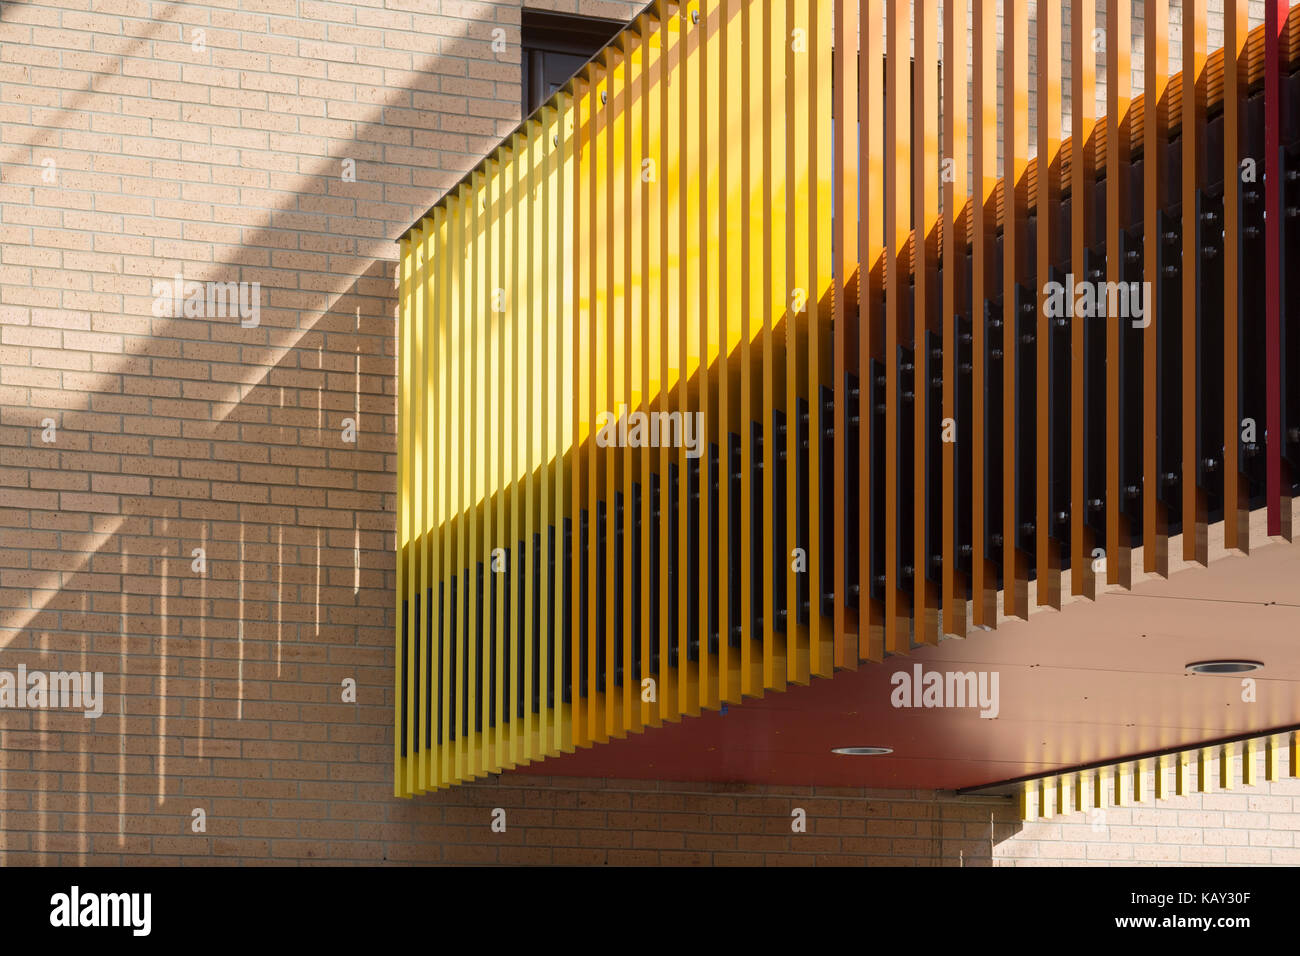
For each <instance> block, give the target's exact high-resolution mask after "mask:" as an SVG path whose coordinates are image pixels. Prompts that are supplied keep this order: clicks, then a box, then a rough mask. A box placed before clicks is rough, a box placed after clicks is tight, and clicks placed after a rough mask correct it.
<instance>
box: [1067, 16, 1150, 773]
mask: <svg viewBox="0 0 1300 956" xmlns="http://www.w3.org/2000/svg"><path fill="white" fill-rule="evenodd" d="M1111 2H1112V4H1113V0H1111ZM1070 18H1071V22H1070V83H1071V90H1070V271H1071V272H1072V274H1073V275H1074V278H1075V281H1076V282H1080V281H1083V282H1091V281H1093V277H1092V275H1090V274H1089V271H1088V249H1089V248H1090V247H1091V245H1092V242H1093V238H1094V235H1095V228H1096V224H1095V223H1094V221H1093V218H1094V217H1093V202H1094V199H1095V189H1096V183H1097V179H1096V175H1095V172H1094V171H1095V168H1096V139H1095V134H1096V125H1097V55H1096V52H1095V49H1094V46H1093V30H1094V29H1095V28H1096V24H1097V0H1073V5H1072V6H1071V8H1070ZM1111 55H1113V54H1108V59H1109V57H1110V56H1111ZM1095 321H1097V320H1096V319H1095V318H1093V317H1091V316H1079V315H1075V316H1073V317H1072V318H1071V319H1070V593H1071V594H1076V595H1077V594H1082V595H1086V596H1087V597H1089V598H1095V597H1096V596H1097V578H1096V575H1095V574H1093V571H1092V530H1091V528H1090V527H1089V526H1088V520H1087V519H1088V511H1089V505H1088V497H1087V486H1086V484H1085V480H1084V479H1085V478H1086V476H1087V474H1088V471H1089V468H1090V466H1091V464H1092V463H1091V462H1090V461H1087V460H1085V457H1084V456H1085V444H1084V442H1085V436H1086V434H1087V429H1088V428H1089V427H1091V428H1096V427H1097V424H1098V423H1096V422H1090V421H1088V418H1087V413H1086V411H1085V404H1084V403H1085V401H1086V399H1087V391H1086V389H1085V383H1086V381H1087V375H1088V368H1087V365H1086V362H1085V359H1086V352H1085V345H1084V342H1085V339H1084V331H1085V329H1086V328H1087V324H1088V323H1089V322H1095ZM1157 775H1158V774H1157Z"/></svg>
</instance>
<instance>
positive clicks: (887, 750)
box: [831, 747, 894, 757]
mask: <svg viewBox="0 0 1300 956" xmlns="http://www.w3.org/2000/svg"><path fill="white" fill-rule="evenodd" d="M893 752H894V748H893V747H835V748H834V749H832V750H831V753H833V754H847V755H849V756H852V757H879V756H881V755H882V754H892V753H893Z"/></svg>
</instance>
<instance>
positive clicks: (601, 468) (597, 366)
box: [587, 55, 615, 743]
mask: <svg viewBox="0 0 1300 956" xmlns="http://www.w3.org/2000/svg"><path fill="white" fill-rule="evenodd" d="M594 62H595V65H594V66H593V67H592V73H591V87H590V105H591V117H592V120H591V127H592V131H591V137H592V139H591V161H590V173H591V179H590V182H591V187H590V188H591V207H592V218H591V246H590V250H589V251H590V252H591V253H593V255H592V263H593V265H592V269H591V275H590V289H589V292H588V295H589V298H590V306H589V312H588V316H589V322H590V326H591V329H592V339H591V348H590V351H589V355H590V359H589V361H590V369H591V381H592V405H591V416H592V419H591V420H592V427H593V428H598V427H599V426H600V422H601V418H602V417H603V416H609V415H612V414H613V413H614V411H615V410H614V409H613V407H612V403H611V401H610V399H611V396H610V394H609V377H608V369H609V332H608V329H607V327H606V314H607V311H608V308H609V302H608V298H607V297H608V289H607V283H608V277H607V275H606V270H607V268H608V265H607V263H608V259H609V248H608V244H607V242H606V239H605V236H606V234H607V229H608V223H609V196H608V194H607V192H606V189H605V181H606V175H605V166H606V165H607V163H608V160H607V159H606V156H607V154H608V152H609V134H608V129H607V122H606V121H607V119H608V116H609V113H608V111H607V110H606V109H605V108H604V105H603V104H602V103H601V95H602V94H604V96H605V98H606V99H608V97H609V93H608V89H607V83H606V80H605V76H606V73H605V68H604V63H605V58H604V56H603V55H601V56H599V57H597V58H596V60H595V61H594ZM608 456H609V449H608V448H602V447H593V449H592V456H591V468H590V471H589V474H588V482H589V484H588V489H587V507H588V522H589V536H590V541H589V547H590V562H591V565H590V574H589V577H588V582H589V591H588V594H589V597H590V604H589V605H588V607H589V610H588V623H587V626H588V635H589V640H590V646H589V649H588V681H589V687H588V691H587V693H588V695H589V696H588V705H589V713H590V715H591V733H592V738H593V739H594V740H596V741H598V742H602V743H603V742H604V741H606V740H608V739H609V729H610V719H609V713H608V707H609V706H612V705H611V704H608V703H607V701H606V698H607V697H608V694H607V693H606V686H605V684H604V682H603V679H602V678H603V675H602V674H601V672H600V665H599V661H600V648H601V647H604V648H605V653H606V654H607V655H610V645H609V644H607V641H611V640H612V639H613V638H612V636H611V634H612V632H611V631H610V629H609V621H608V620H606V619H605V617H603V616H602V615H601V614H600V602H599V601H598V600H597V595H599V594H604V595H605V600H606V601H609V600H610V599H611V595H610V594H609V592H608V590H607V588H608V583H607V581H606V580H605V578H604V577H603V576H602V575H601V558H602V555H604V551H602V549H601V547H600V542H601V540H602V537H603V535H604V533H605V532H604V529H602V528H601V512H600V508H599V505H600V503H601V502H602V501H605V500H606V498H607V494H608V493H607V490H606V488H605V482H604V478H605V472H606V469H607V468H608V462H607V458H608ZM605 557H606V559H607V557H608V556H607V555H605ZM610 656H612V655H610Z"/></svg>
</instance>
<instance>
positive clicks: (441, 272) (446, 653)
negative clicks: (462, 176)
mask: <svg viewBox="0 0 1300 956" xmlns="http://www.w3.org/2000/svg"><path fill="white" fill-rule="evenodd" d="M440 212H441V216H440V217H439V220H438V248H439V252H440V255H439V256H438V274H437V282H438V367H437V373H438V376H437V378H436V379H434V381H435V383H436V384H437V392H438V412H439V414H438V436H437V438H438V443H437V447H438V456H439V459H438V464H439V467H438V483H439V487H438V516H439V520H438V534H439V539H440V540H439V544H438V551H439V559H438V569H439V575H438V578H437V587H439V588H440V589H441V594H442V601H443V605H442V607H443V611H442V615H441V621H440V626H441V630H440V631H439V637H440V639H441V641H442V655H441V660H440V661H439V672H438V691H439V696H438V720H439V721H440V724H439V726H440V727H441V728H442V746H441V747H440V749H439V753H438V768H439V773H440V774H441V779H442V780H443V781H444V782H446V783H452V782H455V781H457V780H459V776H458V774H457V772H456V764H455V753H456V751H455V746H454V744H453V742H452V740H451V719H452V710H451V696H452V694H451V689H452V687H453V686H455V685H454V684H453V683H452V680H453V675H452V672H451V647H452V641H453V640H454V639H455V634H454V633H453V632H452V629H451V600H452V593H451V577H452V575H453V574H454V573H455V563H454V562H453V560H452V555H453V553H454V552H453V551H452V541H453V539H452V527H453V524H454V514H455V512H454V510H453V506H452V489H453V488H454V487H455V484H456V468H455V462H456V458H455V457H454V453H455V441H456V431H455V428H454V427H453V423H454V422H455V421H456V419H455V417H454V416H453V415H452V414H451V412H452V410H453V409H454V408H455V404H456V398H455V395H454V394H453V393H452V392H451V380H452V379H453V377H454V369H455V361H456V345H455V337H454V335H453V334H452V317H453V316H454V315H455V299H454V298H453V296H454V292H453V286H454V284H455V282H454V277H455V274H456V269H455V265H454V264H455V263H456V262H457V261H458V260H459V258H460V256H459V254H453V253H452V250H453V249H455V248H456V247H455V246H454V245H453V242H454V240H455V224H456V219H455V197H454V196H453V197H450V198H449V199H448V200H447V201H446V202H445V203H444V204H443V205H442V207H441V210H440Z"/></svg>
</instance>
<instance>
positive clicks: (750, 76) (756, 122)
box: [737, 0, 771, 697]
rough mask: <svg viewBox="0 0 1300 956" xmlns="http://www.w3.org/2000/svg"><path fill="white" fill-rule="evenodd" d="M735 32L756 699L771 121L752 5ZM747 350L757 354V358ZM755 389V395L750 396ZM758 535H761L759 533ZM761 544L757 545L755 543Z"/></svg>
mask: <svg viewBox="0 0 1300 956" xmlns="http://www.w3.org/2000/svg"><path fill="white" fill-rule="evenodd" d="M738 6H739V17H740V24H741V30H742V34H741V39H740V46H741V56H742V64H743V65H742V67H741V69H742V74H741V81H740V89H739V91H738V92H739V95H740V97H741V105H740V107H739V109H740V117H741V123H742V127H741V139H742V141H743V142H744V143H745V162H744V166H743V170H742V173H743V176H744V183H743V194H744V195H743V204H742V207H741V214H742V216H743V217H744V218H743V220H742V222H741V227H740V242H741V248H740V259H739V262H740V268H741V269H743V270H744V273H745V276H744V282H743V284H742V285H741V296H742V298H741V302H740V315H739V318H740V321H741V332H740V409H739V413H738V415H737V418H738V420H739V422H740V473H741V481H740V502H739V505H740V554H739V555H738V556H737V557H738V560H739V561H740V621H739V622H738V624H739V627H740V692H741V693H742V694H744V695H746V696H751V697H753V696H761V695H762V693H763V686H764V685H763V653H762V648H763V643H762V634H763V631H764V629H763V628H761V627H759V628H755V627H754V619H755V618H756V617H761V616H762V608H761V606H760V607H756V606H755V601H758V602H759V603H760V605H761V602H762V597H761V593H760V594H755V593H754V590H755V589H754V578H755V570H756V569H757V570H758V572H759V578H760V583H759V588H760V589H762V588H763V584H762V583H761V581H762V578H761V576H762V573H763V569H764V567H765V565H764V564H763V561H762V555H761V553H755V540H754V538H755V534H754V532H755V530H756V529H755V522H754V513H755V503H756V502H758V503H761V502H762V494H763V492H762V479H761V478H760V479H759V481H757V482H755V481H754V480H753V479H754V477H755V469H754V464H755V460H756V457H755V456H756V453H757V449H756V448H755V443H754V422H755V420H756V419H757V420H759V423H760V425H762V421H761V420H762V404H763V396H762V390H763V379H762V374H761V370H760V371H759V374H758V375H755V367H754V359H755V356H758V357H759V358H760V360H761V356H762V352H761V349H762V342H761V336H762V332H761V330H762V328H763V326H764V322H763V317H762V316H761V315H760V314H759V313H760V310H761V309H762V303H763V286H764V279H765V276H764V273H763V256H762V250H763V241H764V240H763V235H764V231H765V230H766V228H767V224H766V221H765V218H764V217H765V215H766V212H765V210H766V203H765V201H764V195H765V180H764V177H765V176H766V174H767V168H768V154H767V150H766V149H765V148H764V133H765V132H766V130H767V128H768V126H769V125H770V122H771V119H770V117H769V116H767V115H766V114H765V113H764V110H763V101H764V97H765V96H766V88H765V86H764V80H763V68H764V64H765V62H766V55H765V54H766V48H765V47H764V45H763V11H762V8H761V7H760V6H759V5H757V4H753V3H746V2H744V0H739V3H738ZM755 345H757V346H758V348H757V350H756V349H755V347H754V346H755ZM755 389H757V390H758V392H759V394H758V395H757V397H756V396H755ZM760 535H761V532H760ZM760 540H761V537H760Z"/></svg>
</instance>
